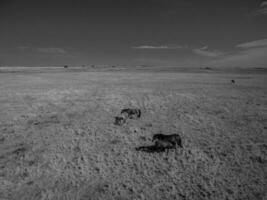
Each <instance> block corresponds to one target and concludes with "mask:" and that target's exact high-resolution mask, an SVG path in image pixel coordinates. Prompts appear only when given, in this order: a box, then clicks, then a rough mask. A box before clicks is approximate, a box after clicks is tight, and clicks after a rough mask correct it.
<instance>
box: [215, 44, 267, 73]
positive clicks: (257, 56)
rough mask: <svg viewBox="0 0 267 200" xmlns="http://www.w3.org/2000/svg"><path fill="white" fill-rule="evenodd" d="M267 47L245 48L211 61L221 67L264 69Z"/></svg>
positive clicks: (266, 59)
mask: <svg viewBox="0 0 267 200" xmlns="http://www.w3.org/2000/svg"><path fill="white" fill-rule="evenodd" d="M266 55H267V47H266V46H265V47H258V48H246V49H242V50H240V51H238V52H235V53H232V54H229V55H227V56H223V57H222V58H220V59H219V60H216V61H213V64H214V65H215V66H216V65H217V66H222V67H244V68H246V67H266V63H267V57H266Z"/></svg>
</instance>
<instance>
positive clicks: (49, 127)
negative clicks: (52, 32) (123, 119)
mask: <svg viewBox="0 0 267 200" xmlns="http://www.w3.org/2000/svg"><path fill="white" fill-rule="evenodd" d="M231 79H234V80H235V81H236V83H235V84H232V83H231ZM126 107H134V108H140V109H141V110H142V116H141V119H138V120H128V121H127V123H126V124H124V125H123V126H115V125H114V124H113V122H114V117H115V116H117V115H118V114H119V113H120V110H121V109H122V108H126ZM159 132H162V133H165V134H171V133H178V134H180V135H181V137H182V143H183V148H181V149H177V150H172V151H171V152H169V154H167V153H165V152H164V153H145V152H137V151H136V150H135V147H139V146H143V145H150V144H151V137H152V135H153V134H155V133H159ZM266 191H267V74H266V73H262V74H260V73H206V71H203V72H202V73H196V72H191V73H190V72H176V73H168V72H157V73H154V72H145V73H142V72H140V71H139V72H80V71H77V72H75V71H72V72H65V71H57V73H53V72H51V71H49V72H46V73H38V72H37V73H22V72H16V73H0V199H1V200H4V199H5V200H11V199H12V200H13V199H19V200H31V199H32V200H38V199H42V200H46V199H47V200H48V199H49V200H50V199H51V200H61V199H62V200H63V199H64V200H72V199H77V200H89V199H90V200H91V199H92V200H93V199H121V200H122V199H144V200H145V199H146V200H150V199H151V200H152V199H153V200H157V199H158V200H161V199H181V200H191V199H192V200H193V199H195V200H201V199H211V200H216V199H225V200H226V199H228V200H234V199H235V200H238V199H240V200H241V199H242V200H246V199H266V198H267V194H266Z"/></svg>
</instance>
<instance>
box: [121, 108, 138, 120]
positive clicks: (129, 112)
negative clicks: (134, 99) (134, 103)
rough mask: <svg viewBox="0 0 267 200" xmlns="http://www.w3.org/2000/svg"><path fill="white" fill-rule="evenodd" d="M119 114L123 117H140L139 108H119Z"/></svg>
mask: <svg viewBox="0 0 267 200" xmlns="http://www.w3.org/2000/svg"><path fill="white" fill-rule="evenodd" d="M121 115H122V116H124V118H129V119H133V118H140V117H141V110H140V109H136V108H126V109H122V110H121Z"/></svg>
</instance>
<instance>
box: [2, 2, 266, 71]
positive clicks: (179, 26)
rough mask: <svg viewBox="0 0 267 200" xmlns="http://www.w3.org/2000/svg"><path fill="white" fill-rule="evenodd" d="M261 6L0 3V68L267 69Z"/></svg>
mask: <svg viewBox="0 0 267 200" xmlns="http://www.w3.org/2000/svg"><path fill="white" fill-rule="evenodd" d="M266 55H267V1H262V0H223V1H222V0H201V1H200V0H194V1H193V0H87V1H85V0H84V1H82V0H73V1H70V0H62V1H59V0H31V1H30V0H0V65H2V66H3V65H20V66H47V65H49V66H58V65H65V64H69V65H83V64H85V65H91V64H96V65H97V64H110V65H114V64H117V65H137V64H148V65H175V66H206V65H214V66H222V67H223V66H227V67H232V66H234V67H235V66H245V67H267V66H266V65H267V56H266Z"/></svg>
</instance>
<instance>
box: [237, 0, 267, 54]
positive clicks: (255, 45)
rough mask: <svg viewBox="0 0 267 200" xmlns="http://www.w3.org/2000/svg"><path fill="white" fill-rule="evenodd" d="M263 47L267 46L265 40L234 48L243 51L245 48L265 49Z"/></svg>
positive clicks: (266, 40)
mask: <svg viewBox="0 0 267 200" xmlns="http://www.w3.org/2000/svg"><path fill="white" fill-rule="evenodd" d="M266 3H267V2H266ZM265 46H267V39H262V40H255V41H252V42H247V43H243V44H239V45H237V46H236V47H238V48H244V49H245V48H255V47H265Z"/></svg>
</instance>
